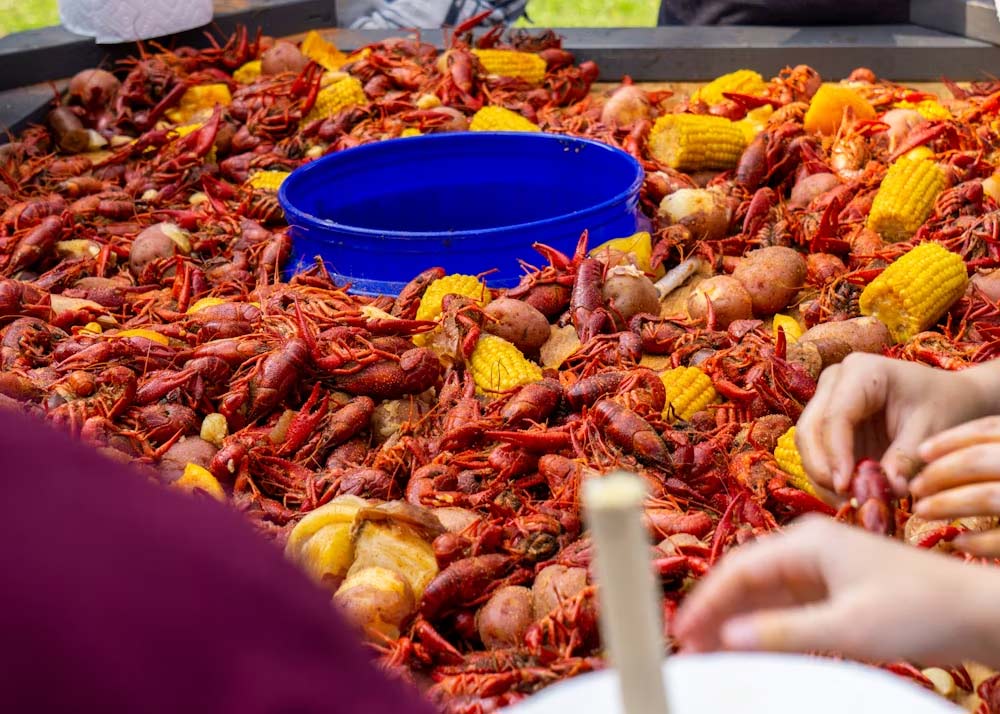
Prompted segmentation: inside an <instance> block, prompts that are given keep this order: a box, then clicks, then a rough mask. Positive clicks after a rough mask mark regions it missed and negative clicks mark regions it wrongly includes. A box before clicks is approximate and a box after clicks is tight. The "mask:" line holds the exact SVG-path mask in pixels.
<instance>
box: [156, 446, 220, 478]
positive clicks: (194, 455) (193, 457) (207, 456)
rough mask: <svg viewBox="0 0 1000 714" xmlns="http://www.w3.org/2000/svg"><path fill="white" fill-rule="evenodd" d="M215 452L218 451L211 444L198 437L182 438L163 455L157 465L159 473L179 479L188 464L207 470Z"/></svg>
mask: <svg viewBox="0 0 1000 714" xmlns="http://www.w3.org/2000/svg"><path fill="white" fill-rule="evenodd" d="M216 451H218V449H217V448H215V446H214V445H213V444H210V443H208V442H207V441H205V440H204V439H202V438H201V437H199V436H187V437H182V438H181V439H180V440H179V441H178V442H177V443H176V444H174V445H173V446H171V447H170V448H169V449H167V451H166V453H164V454H163V458H161V459H160V463H159V468H160V473H162V474H163V475H164V476H166V477H168V478H171V477H172V478H179V477H180V475H181V474H182V473H184V468H185V467H186V466H187V465H188V464H189V463H190V464H197V465H198V466H201V467H203V468H206V469H207V468H208V467H209V465H210V464H211V463H212V458H213V457H214V456H215V452H216Z"/></svg>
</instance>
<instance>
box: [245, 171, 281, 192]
mask: <svg viewBox="0 0 1000 714" xmlns="http://www.w3.org/2000/svg"><path fill="white" fill-rule="evenodd" d="M290 174H291V171H257V172H255V173H253V174H252V175H251V176H250V178H248V179H247V181H246V184H245V185H246V186H250V187H251V188H256V189H263V190H265V191H277V190H278V189H279V188H281V184H283V183H284V182H285V179H286V178H288V176H289V175H290Z"/></svg>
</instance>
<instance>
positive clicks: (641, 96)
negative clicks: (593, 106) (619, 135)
mask: <svg viewBox="0 0 1000 714" xmlns="http://www.w3.org/2000/svg"><path fill="white" fill-rule="evenodd" d="M649 111H650V103H649V97H647V96H646V92H644V91H643V90H642V89H640V88H639V87H637V86H635V85H634V84H626V85H624V86H622V87H619V88H618V89H616V90H615V91H614V93H613V94H612V95H611V96H610V97H609V98H608V101H607V102H605V104H604V107H603V109H602V110H601V123H602V124H607V125H609V126H626V125H628V124H632V123H633V122H636V121H638V120H640V119H648V118H649Z"/></svg>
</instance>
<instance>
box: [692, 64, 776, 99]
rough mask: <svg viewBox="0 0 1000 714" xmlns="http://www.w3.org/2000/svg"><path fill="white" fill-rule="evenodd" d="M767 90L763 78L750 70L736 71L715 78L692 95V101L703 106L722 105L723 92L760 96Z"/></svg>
mask: <svg viewBox="0 0 1000 714" xmlns="http://www.w3.org/2000/svg"><path fill="white" fill-rule="evenodd" d="M765 89H767V85H766V84H765V82H764V78H763V77H762V76H761V75H760V74H759V73H758V72H754V71H753V70H752V69H738V70H736V71H735V72H730V73H729V74H724V75H722V76H721V77H716V78H715V79H713V80H712V81H711V82H709V83H708V84H706V85H705V86H704V87H702V88H701V89H699V90H698V91H697V92H695V93H694V96H693V97H692V99H694V100H696V101H701V102H705V104H709V105H715V104H722V103H723V102H724V101H726V98H725V97H724V96H723V95H722V93H723V92H734V93H736V94H750V95H756V94H762V93H763V92H764V90H765Z"/></svg>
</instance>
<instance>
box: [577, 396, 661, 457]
mask: <svg viewBox="0 0 1000 714" xmlns="http://www.w3.org/2000/svg"><path fill="white" fill-rule="evenodd" d="M593 411H594V422H595V423H596V424H597V426H598V427H600V428H601V429H603V431H604V434H605V435H606V436H607V438H608V439H609V440H610V441H611V443H613V444H614V445H615V446H617V447H618V448H620V449H622V450H624V451H626V452H628V453H630V454H634V455H635V456H636V457H638V458H639V459H640V460H642V461H650V462H653V463H655V464H658V465H661V466H669V465H670V453H669V452H668V451H667V445H666V444H665V443H664V442H663V439H662V438H661V437H660V435H659V434H657V433H656V430H655V429H654V428H653V427H652V425H650V423H649V422H648V421H646V420H645V419H643V418H642V417H641V416H639V415H638V414H636V413H635V412H634V411H632V410H631V409H629V408H628V407H623V406H622V405H620V404H618V403H617V402H615V401H613V400H611V399H609V398H606V397H605V398H603V399H601V400H600V401H598V402H597V404H595V405H594V410H593Z"/></svg>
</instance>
